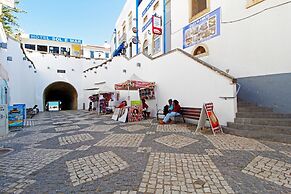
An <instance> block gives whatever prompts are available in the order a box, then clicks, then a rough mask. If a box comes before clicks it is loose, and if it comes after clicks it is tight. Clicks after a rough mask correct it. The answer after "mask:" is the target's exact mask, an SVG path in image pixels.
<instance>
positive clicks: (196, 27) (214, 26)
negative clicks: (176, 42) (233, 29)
mask: <svg viewBox="0 0 291 194" xmlns="http://www.w3.org/2000/svg"><path fill="white" fill-rule="evenodd" d="M220 15H221V9H220V8H218V9H216V10H214V11H213V12H211V13H209V14H207V15H205V16H203V17H201V18H199V19H197V20H195V21H194V22H192V23H191V24H189V25H187V26H186V27H184V29H183V48H184V49H185V48H188V47H191V46H194V45H197V44H199V43H201V42H204V41H207V40H210V39H212V38H214V37H216V36H219V35H220V20H221V19H220V18H221V16H220Z"/></svg>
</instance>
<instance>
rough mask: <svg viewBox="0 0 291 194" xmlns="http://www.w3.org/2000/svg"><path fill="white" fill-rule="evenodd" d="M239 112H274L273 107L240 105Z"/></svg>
mask: <svg viewBox="0 0 291 194" xmlns="http://www.w3.org/2000/svg"><path fill="white" fill-rule="evenodd" d="M238 112H272V109H271V108H265V107H257V106H254V107H238Z"/></svg>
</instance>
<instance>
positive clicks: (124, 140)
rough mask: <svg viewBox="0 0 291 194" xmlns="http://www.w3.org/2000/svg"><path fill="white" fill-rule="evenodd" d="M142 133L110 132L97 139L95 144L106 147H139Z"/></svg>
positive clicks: (142, 136)
mask: <svg viewBox="0 0 291 194" xmlns="http://www.w3.org/2000/svg"><path fill="white" fill-rule="evenodd" d="M144 136H145V135H143V134H112V135H109V136H107V137H106V138H105V139H103V140H101V141H99V142H98V143H97V144H95V146H107V147H139V145H140V144H141V142H142V140H143V138H144Z"/></svg>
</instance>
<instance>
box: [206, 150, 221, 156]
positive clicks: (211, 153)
mask: <svg viewBox="0 0 291 194" xmlns="http://www.w3.org/2000/svg"><path fill="white" fill-rule="evenodd" d="M205 151H206V153H207V155H208V156H223V154H222V153H221V151H220V150H218V149H205Z"/></svg>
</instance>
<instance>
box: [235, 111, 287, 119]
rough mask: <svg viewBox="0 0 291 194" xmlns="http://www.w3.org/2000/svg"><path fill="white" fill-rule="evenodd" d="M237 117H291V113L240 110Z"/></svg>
mask: <svg viewBox="0 0 291 194" xmlns="http://www.w3.org/2000/svg"><path fill="white" fill-rule="evenodd" d="M236 117H237V118H290V119H291V114H279V113H273V112H255V113H253V112H238V113H236Z"/></svg>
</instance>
